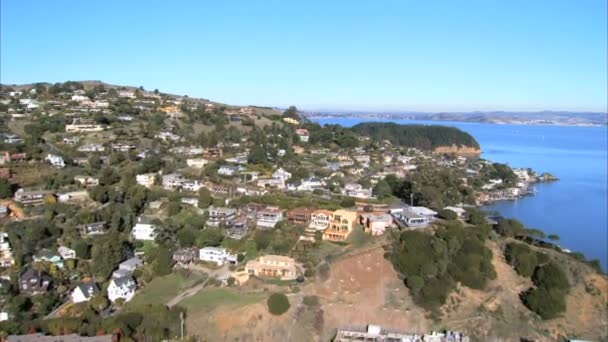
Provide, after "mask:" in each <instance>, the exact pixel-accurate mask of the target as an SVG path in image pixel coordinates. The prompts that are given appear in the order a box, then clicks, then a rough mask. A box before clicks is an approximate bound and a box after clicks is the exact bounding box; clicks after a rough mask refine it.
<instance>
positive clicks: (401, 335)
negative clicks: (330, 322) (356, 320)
mask: <svg viewBox="0 0 608 342" xmlns="http://www.w3.org/2000/svg"><path fill="white" fill-rule="evenodd" d="M333 341H335V342H355V341H411V342H423V341H424V342H469V341H470V338H469V337H468V336H466V335H464V334H463V333H460V332H455V331H444V332H435V331H433V332H431V333H430V334H428V333H406V332H398V331H394V330H387V329H383V328H382V327H381V326H379V325H371V324H370V325H368V326H367V329H360V328H348V329H337V331H336V336H335V337H334V339H333Z"/></svg>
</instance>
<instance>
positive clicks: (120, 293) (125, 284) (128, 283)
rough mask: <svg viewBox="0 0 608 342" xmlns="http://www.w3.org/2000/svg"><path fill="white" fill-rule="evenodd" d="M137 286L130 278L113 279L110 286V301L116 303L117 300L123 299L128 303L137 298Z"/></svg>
mask: <svg viewBox="0 0 608 342" xmlns="http://www.w3.org/2000/svg"><path fill="white" fill-rule="evenodd" d="M135 290H137V284H135V280H133V278H131V277H130V276H126V277H122V278H113V279H112V280H111V281H110V285H109V286H108V299H110V301H111V302H112V303H114V302H115V301H116V300H117V299H119V298H123V299H124V300H125V302H128V301H130V300H131V298H133V296H135Z"/></svg>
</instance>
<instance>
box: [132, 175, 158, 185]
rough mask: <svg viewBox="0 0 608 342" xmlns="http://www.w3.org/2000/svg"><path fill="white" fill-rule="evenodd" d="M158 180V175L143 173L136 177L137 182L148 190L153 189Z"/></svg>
mask: <svg viewBox="0 0 608 342" xmlns="http://www.w3.org/2000/svg"><path fill="white" fill-rule="evenodd" d="M155 180H156V173H142V174H140V175H137V176H135V181H136V182H137V184H139V185H143V186H145V187H146V188H151V187H152V186H153V185H154V182H155Z"/></svg>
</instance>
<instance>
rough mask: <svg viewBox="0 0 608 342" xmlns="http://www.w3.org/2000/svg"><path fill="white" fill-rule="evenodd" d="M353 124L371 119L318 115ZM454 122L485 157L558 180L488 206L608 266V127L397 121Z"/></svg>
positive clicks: (434, 122) (341, 123) (327, 121)
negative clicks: (557, 236)
mask: <svg viewBox="0 0 608 342" xmlns="http://www.w3.org/2000/svg"><path fill="white" fill-rule="evenodd" d="M314 121H316V122H318V123H320V124H340V125H342V126H352V125H355V124H357V123H360V122H365V121H378V120H371V119H356V118H352V119H317V120H314ZM393 121H394V122H397V123H408V124H434V125H438V124H440V125H446V126H454V127H457V128H460V129H462V130H463V131H466V132H468V133H470V134H471V135H473V136H474V137H475V139H477V141H478V142H479V144H480V145H481V149H482V158H484V159H488V160H491V161H495V162H500V163H507V164H509V165H511V166H512V167H531V168H532V169H534V170H535V171H537V172H538V173H539V174H540V173H542V172H550V173H551V174H553V175H555V176H557V177H558V178H559V179H560V180H559V181H557V182H551V183H542V184H538V185H536V190H537V191H538V193H537V194H536V196H529V197H524V198H522V199H519V200H517V201H504V202H498V203H494V204H492V205H489V206H487V207H485V209H487V210H491V211H494V210H497V211H499V212H500V213H501V214H502V215H503V216H505V217H514V218H516V219H518V220H520V221H522V222H523V223H524V224H525V225H526V226H527V227H530V228H537V229H541V230H543V231H544V232H546V233H547V234H558V235H559V236H560V237H561V239H560V241H559V242H558V244H559V245H560V246H562V247H563V248H568V249H570V250H572V251H577V252H581V253H583V254H585V256H586V257H587V258H588V259H599V260H600V261H601V264H602V267H603V268H604V269H608V215H607V212H608V186H607V184H608V170H607V169H608V130H607V128H606V127H567V126H526V125H494V124H477V123H464V122H437V121H408V120H393Z"/></svg>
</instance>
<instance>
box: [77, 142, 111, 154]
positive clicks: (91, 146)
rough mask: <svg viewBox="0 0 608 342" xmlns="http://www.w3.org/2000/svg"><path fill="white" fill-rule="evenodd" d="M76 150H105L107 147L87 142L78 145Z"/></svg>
mask: <svg viewBox="0 0 608 342" xmlns="http://www.w3.org/2000/svg"><path fill="white" fill-rule="evenodd" d="M76 150H77V151H78V152H103V151H105V150H106V148H105V147H104V146H103V145H101V144H85V145H82V146H78V148H77V149H76Z"/></svg>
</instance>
